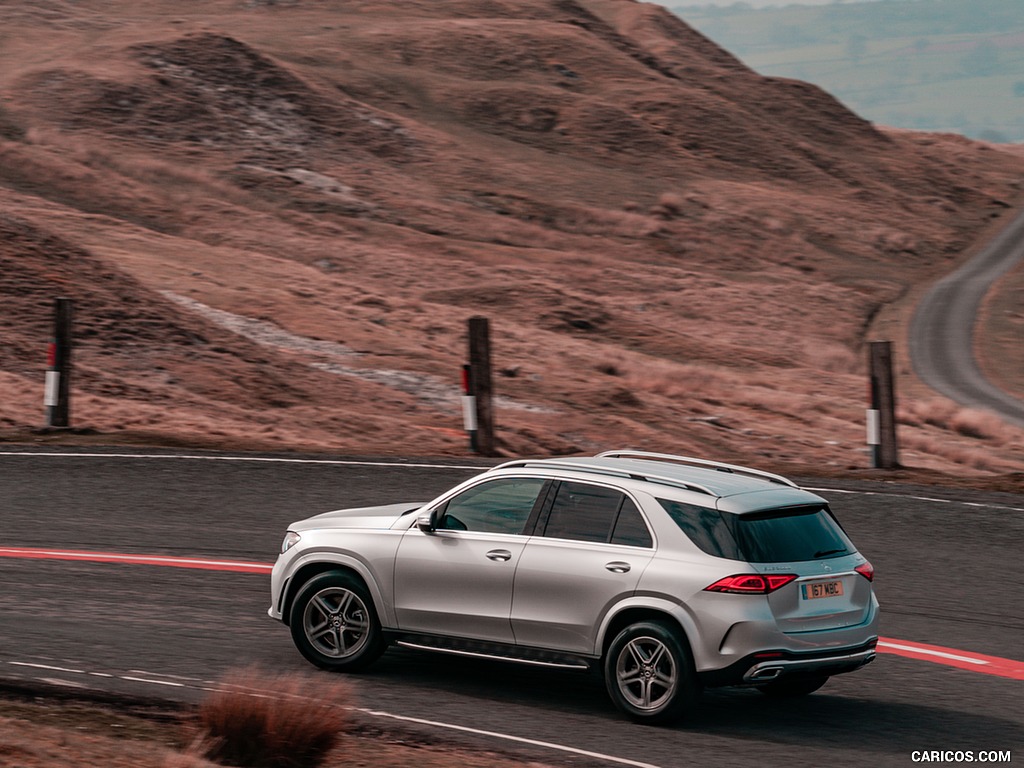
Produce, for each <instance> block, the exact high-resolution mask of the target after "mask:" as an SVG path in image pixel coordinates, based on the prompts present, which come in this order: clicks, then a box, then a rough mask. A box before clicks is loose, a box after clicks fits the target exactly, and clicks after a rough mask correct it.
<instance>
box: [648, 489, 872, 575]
mask: <svg viewBox="0 0 1024 768" xmlns="http://www.w3.org/2000/svg"><path fill="white" fill-rule="evenodd" d="M660 501H661V505H662V506H663V507H664V508H665V510H666V511H667V512H668V514H669V516H670V517H671V518H672V520H673V521H675V523H676V525H678V526H679V527H680V529H682V531H683V532H684V533H685V534H686V535H687V536H689V538H690V540H691V541H692V542H693V543H694V544H696V545H697V546H698V547H699V548H700V549H701V550H702V551H704V552H706V553H708V554H709V555H714V556H715V557H723V558H726V559H728V560H745V561H747V562H751V563H785V562H798V561H804V560H822V559H826V558H830V557H842V556H843V555H848V554H851V553H853V552H855V551H856V548H855V547H854V546H853V543H852V542H851V541H850V540H849V539H848V538H847V536H846V534H845V533H844V532H843V529H842V528H841V527H840V526H839V523H837V522H836V520H835V518H834V517H832V514H831V513H830V512H829V510H828V508H826V507H824V506H820V505H810V506H799V507H784V508H781V509H771V510H765V511H762V512H754V513H751V514H746V515H734V514H731V513H729V512H719V511H718V510H715V509H709V508H707V507H700V506H697V505H695V504H683V503H681V502H677V501H665V500H660Z"/></svg>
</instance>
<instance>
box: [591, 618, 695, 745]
mask: <svg viewBox="0 0 1024 768" xmlns="http://www.w3.org/2000/svg"><path fill="white" fill-rule="evenodd" d="M604 679H605V685H606V687H607V688H608V694H609V695H610V696H611V699H612V701H613V702H614V703H615V706H616V707H618V708H619V709H620V710H622V711H623V712H625V713H626V715H628V716H629V717H630V718H631V719H632V720H635V721H637V722H640V723H648V724H651V725H660V724H664V723H670V722H674V721H676V720H679V719H680V718H682V717H683V716H684V715H685V714H687V713H688V712H690V711H692V710H693V709H694V707H695V706H696V703H697V697H698V695H699V693H700V687H699V686H698V684H697V678H696V673H695V672H694V667H693V660H692V658H691V656H690V651H689V648H688V647H687V645H686V642H685V641H684V640H682V639H681V638H680V636H679V634H678V633H677V632H676V631H674V630H672V629H670V628H669V627H668V626H666V625H665V624H662V623H660V622H657V621H642V622H638V623H636V624H631V625H629V626H628V627H626V628H625V629H623V630H622V631H621V632H619V634H618V635H616V636H615V639H614V640H612V642H611V645H609V646H608V652H607V654H605V658H604Z"/></svg>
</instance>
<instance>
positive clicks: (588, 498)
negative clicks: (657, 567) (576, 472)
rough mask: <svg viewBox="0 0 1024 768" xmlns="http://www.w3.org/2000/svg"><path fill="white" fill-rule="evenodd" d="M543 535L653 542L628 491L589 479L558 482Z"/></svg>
mask: <svg viewBox="0 0 1024 768" xmlns="http://www.w3.org/2000/svg"><path fill="white" fill-rule="evenodd" d="M620 526H621V533H620ZM544 536H545V537H547V538H550V539H573V540H574V541H596V542H609V541H612V542H614V543H616V544H632V545H634V546H650V545H651V537H650V534H649V533H648V532H647V526H646V525H645V524H644V521H643V518H642V517H641V516H640V512H639V510H637V508H636V505H635V504H633V502H632V501H630V499H628V498H627V497H626V495H625V494H623V493H622V492H621V491H616V490H613V489H611V488H603V487H601V486H597V485H587V484H586V483H571V482H563V483H561V484H560V485H559V486H558V493H557V494H556V495H555V500H554V503H553V504H552V505H551V512H550V514H549V515H548V521H547V525H546V526H545V528H544Z"/></svg>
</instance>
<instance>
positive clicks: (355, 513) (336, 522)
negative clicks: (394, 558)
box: [289, 502, 426, 533]
mask: <svg viewBox="0 0 1024 768" xmlns="http://www.w3.org/2000/svg"><path fill="white" fill-rule="evenodd" d="M425 503H426V502H418V503H417V502H406V503H404V504H383V505H381V506H379V507H354V508H352V509H336V510H334V511H333V512H324V513H323V514H320V515H314V516H313V517H307V518H306V519H305V520H299V521H298V522H296V523H293V524H292V525H290V526H289V530H292V531H296V532H299V533H301V532H302V531H308V530H311V529H313V528H390V527H391V526H392V525H394V523H395V521H397V520H398V518H400V517H401V516H402V514H403V513H405V512H410V511H412V510H414V509H419V508H420V507H422V506H423V504H425Z"/></svg>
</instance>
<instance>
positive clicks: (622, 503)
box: [512, 481, 654, 653]
mask: <svg viewBox="0 0 1024 768" xmlns="http://www.w3.org/2000/svg"><path fill="white" fill-rule="evenodd" d="M549 495H550V494H549ZM653 556H654V540H653V537H652V536H651V533H650V531H649V529H648V527H647V524H646V522H645V520H644V518H643V515H642V514H641V512H640V510H639V508H638V507H637V505H636V503H635V501H634V500H633V499H631V498H630V497H629V496H627V495H626V494H624V493H623V492H622V491H620V490H618V489H616V488H612V487H610V486H603V485H597V484H591V483H582V482H576V481H572V482H569V481H562V482H560V483H559V484H558V486H557V488H555V489H553V501H552V502H551V504H550V509H549V510H548V511H547V512H546V514H542V515H541V518H540V521H539V522H538V525H537V530H536V532H535V535H534V536H532V537H531V538H530V540H529V542H528V543H527V545H526V547H525V548H524V551H523V554H522V556H521V557H520V558H519V567H518V568H517V569H516V581H515V589H514V591H513V596H512V630H513V632H514V634H515V638H516V642H517V643H518V644H520V645H525V646H531V647H537V648H547V649H552V650H555V649H557V650H562V651H569V652H576V653H591V652H593V651H594V644H595V634H596V626H597V625H598V623H599V620H600V618H601V617H602V616H604V614H605V613H606V612H607V611H608V609H609V608H610V607H611V606H612V605H614V604H615V603H616V602H617V601H619V600H621V599H624V598H626V597H628V596H629V595H631V594H632V593H633V592H634V591H635V590H636V586H637V584H638V582H639V580H640V576H641V575H642V574H643V572H644V569H645V568H646V567H647V564H648V563H649V562H650V561H651V558H652V557H653Z"/></svg>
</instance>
